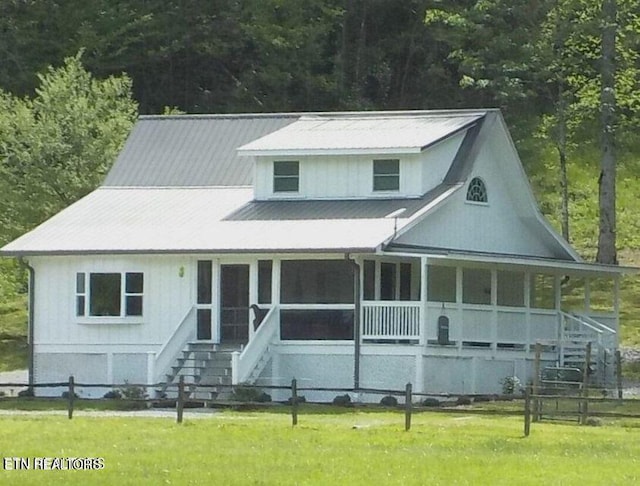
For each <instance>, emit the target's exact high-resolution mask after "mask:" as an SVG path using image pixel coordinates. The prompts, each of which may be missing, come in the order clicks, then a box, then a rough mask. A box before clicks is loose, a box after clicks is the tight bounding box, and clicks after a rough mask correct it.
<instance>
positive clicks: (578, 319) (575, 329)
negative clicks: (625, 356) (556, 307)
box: [559, 312, 616, 348]
mask: <svg viewBox="0 0 640 486" xmlns="http://www.w3.org/2000/svg"><path fill="white" fill-rule="evenodd" d="M559 315H560V318H561V319H562V326H561V332H562V337H563V339H571V338H572V337H576V336H578V337H580V336H583V337H584V336H590V337H591V338H592V339H594V340H595V341H596V342H597V343H598V345H600V346H604V347H605V348H614V347H615V343H616V331H615V330H614V329H612V328H611V327H609V326H607V325H605V324H602V323H601V322H598V321H596V320H595V319H593V318H592V317H589V316H584V315H578V314H568V313H566V312H560V313H559Z"/></svg>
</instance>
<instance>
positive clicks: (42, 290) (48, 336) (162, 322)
mask: <svg viewBox="0 0 640 486" xmlns="http://www.w3.org/2000/svg"><path fill="white" fill-rule="evenodd" d="M30 263H31V265H32V266H33V267H34V269H35V275H36V286H35V302H36V308H35V323H34V344H35V347H36V352H38V350H39V349H41V350H42V351H44V349H43V348H45V347H46V348H47V351H51V350H53V349H57V350H59V351H61V352H73V351H74V350H75V349H77V348H75V347H76V346H81V347H82V350H83V351H84V352H86V351H91V350H94V351H96V352H97V351H99V350H100V349H101V348H102V349H105V350H106V349H107V348H108V347H111V346H113V345H117V346H118V349H119V350H120V351H122V352H125V351H126V350H127V349H128V350H129V351H140V352H142V351H157V350H158V349H159V347H160V346H162V345H163V344H164V343H165V341H166V340H167V339H168V338H169V337H170V336H171V334H172V333H173V332H174V330H175V328H176V326H177V325H178V324H179V323H180V321H181V320H182V318H183V317H184V316H185V314H186V313H187V312H188V310H189V309H190V307H191V306H192V305H193V302H194V297H193V292H194V280H195V279H194V275H193V272H194V263H193V261H192V259H190V258H188V257H174V256H166V255H165V256H55V257H34V258H32V259H31V260H30ZM181 269H182V270H181ZM78 272H98V273H101V272H106V273H109V272H117V273H120V272H142V273H143V274H144V294H143V315H142V317H135V318H134V317H127V318H117V317H108V318H107V317H89V316H84V317H78V316H76V274H77V273H78Z"/></svg>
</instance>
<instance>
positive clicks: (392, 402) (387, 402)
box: [380, 395, 398, 407]
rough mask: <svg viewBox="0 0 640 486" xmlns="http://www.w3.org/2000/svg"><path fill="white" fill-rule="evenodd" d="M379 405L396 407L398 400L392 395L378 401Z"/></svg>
mask: <svg viewBox="0 0 640 486" xmlns="http://www.w3.org/2000/svg"><path fill="white" fill-rule="evenodd" d="M380 405H383V406H385V407H397V406H398V399H397V398H396V397H394V396H392V395H387V396H386V397H382V399H381V400H380Z"/></svg>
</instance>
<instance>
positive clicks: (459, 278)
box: [449, 265, 464, 350]
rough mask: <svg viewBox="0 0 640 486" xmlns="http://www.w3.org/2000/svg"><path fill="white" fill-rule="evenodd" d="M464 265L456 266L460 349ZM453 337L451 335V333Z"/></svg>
mask: <svg viewBox="0 0 640 486" xmlns="http://www.w3.org/2000/svg"><path fill="white" fill-rule="evenodd" d="M462 271H463V269H462V267H461V266H460V265H457V266H456V307H457V314H458V322H457V323H456V324H457V332H456V333H455V334H454V337H455V340H456V341H457V343H458V350H461V349H462V338H463V337H464V311H463V309H462V288H463V285H462V279H463V275H462ZM449 332H450V333H451V328H449ZM449 338H451V335H449Z"/></svg>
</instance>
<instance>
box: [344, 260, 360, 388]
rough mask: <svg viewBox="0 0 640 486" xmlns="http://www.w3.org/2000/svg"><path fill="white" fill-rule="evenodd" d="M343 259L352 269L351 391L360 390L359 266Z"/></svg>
mask: <svg viewBox="0 0 640 486" xmlns="http://www.w3.org/2000/svg"><path fill="white" fill-rule="evenodd" d="M344 258H345V260H346V261H347V262H349V263H350V264H351V267H352V268H353V302H354V310H353V314H354V315H353V389H354V390H356V393H357V392H358V389H359V388H360V353H361V351H360V309H361V307H362V306H361V302H360V293H361V292H360V265H359V264H357V263H356V261H355V260H353V259H352V258H350V256H349V254H348V253H345V255H344Z"/></svg>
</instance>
